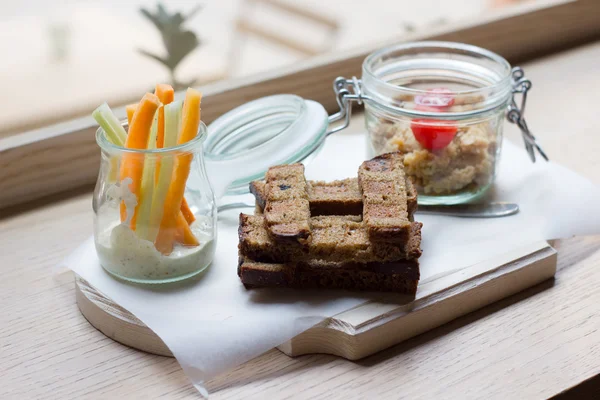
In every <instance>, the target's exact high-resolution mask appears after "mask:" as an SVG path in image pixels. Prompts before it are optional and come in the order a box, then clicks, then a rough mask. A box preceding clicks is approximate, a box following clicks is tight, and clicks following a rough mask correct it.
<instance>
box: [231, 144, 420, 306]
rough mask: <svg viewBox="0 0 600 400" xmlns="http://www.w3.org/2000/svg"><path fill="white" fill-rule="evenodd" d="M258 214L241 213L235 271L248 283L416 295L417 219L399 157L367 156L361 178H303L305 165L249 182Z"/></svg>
mask: <svg viewBox="0 0 600 400" xmlns="http://www.w3.org/2000/svg"><path fill="white" fill-rule="evenodd" d="M250 191H251V192H252V193H253V194H254V196H255V198H256V211H255V215H246V214H240V225H239V231H238V233H239V265H238V275H239V276H240V279H241V280H242V283H243V284H244V285H245V286H246V287H247V288H255V287H276V286H280V287H294V288H340V289H348V290H368V291H393V292H399V293H405V294H411V295H414V294H415V292H416V290H417V284H418V281H419V261H418V259H419V257H420V256H421V248H420V246H421V226H422V225H421V223H419V222H414V219H413V214H414V213H415V211H416V208H417V194H416V190H415V188H414V186H413V185H412V183H411V181H410V179H408V178H407V177H406V175H405V174H404V169H403V163H402V159H401V155H399V154H397V153H389V154H384V155H382V156H379V157H376V158H374V159H372V160H369V161H365V162H364V163H363V164H362V165H361V166H360V168H359V170H358V178H351V179H345V180H340V181H333V182H320V181H306V179H305V177H304V166H303V165H302V164H292V165H280V166H276V167H272V168H270V169H269V171H268V172H267V174H266V177H265V180H264V181H255V182H252V183H251V184H250Z"/></svg>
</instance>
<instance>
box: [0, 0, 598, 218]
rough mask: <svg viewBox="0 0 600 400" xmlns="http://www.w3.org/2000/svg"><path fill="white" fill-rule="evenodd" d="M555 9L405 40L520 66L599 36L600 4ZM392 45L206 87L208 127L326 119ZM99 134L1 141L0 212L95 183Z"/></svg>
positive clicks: (531, 7) (555, 2)
mask: <svg viewBox="0 0 600 400" xmlns="http://www.w3.org/2000/svg"><path fill="white" fill-rule="evenodd" d="M544 3H545V2H544ZM550 3H551V4H550V5H548V4H537V3H533V4H524V5H523V6H522V7H517V8H516V9H510V10H507V11H501V12H500V13H499V14H496V15H491V16H489V17H487V18H480V19H478V20H477V21H473V22H472V23H469V24H461V25H454V26H446V27H443V28H441V29H432V30H430V31H429V32H427V34H426V35H414V36H408V37H406V36H403V37H402V40H404V41H407V40H425V39H432V40H449V41H458V42H466V43H471V44H475V45H479V46H482V47H485V48H488V49H490V50H492V51H495V52H497V53H499V54H501V55H503V56H505V57H506V58H508V59H509V60H510V61H511V62H513V63H518V62H520V61H522V60H524V59H531V58H532V57H535V56H537V55H540V54H545V53H548V52H551V51H556V50H557V49H561V48H564V47H568V46H572V45H574V44H577V43H582V42H586V41H591V40H593V39H595V38H599V37H600V23H598V15H600V2H599V1H596V0H580V1H569V0H552V1H551V2H550ZM558 26H560V34H557V27H558ZM395 42H397V40H390V41H386V42H383V43H377V44H373V45H371V46H369V47H366V48H360V49H355V50H352V51H346V52H342V53H339V54H328V55H323V56H319V57H315V58H313V59H311V60H310V61H307V62H303V63H298V64H297V65H294V66H292V67H290V68H288V69H284V70H279V71H274V72H271V73H267V74H262V75H259V76H255V77H250V78H245V79H240V80H232V81H226V82H220V83H216V84H214V85H208V86H205V87H202V88H201V89H202V91H203V93H204V97H203V112H202V117H203V119H204V121H205V122H206V123H210V122H211V121H212V120H214V119H215V118H216V117H218V116H220V115H222V114H223V113H225V112H226V111H229V110H231V109H233V108H235V107H237V106H239V105H241V104H243V103H246V102H248V101H249V100H253V99H256V98H259V97H263V96H266V95H271V94H275V93H294V94H297V95H299V96H302V97H304V98H308V99H312V100H316V101H318V102H320V103H321V104H323V105H324V106H325V108H326V109H327V111H328V112H334V111H335V110H336V107H337V103H336V100H335V97H334V96H333V95H332V94H333V93H332V89H331V86H332V82H333V80H334V79H335V78H336V77H337V76H340V75H343V76H348V77H351V76H353V75H356V76H360V75H361V64H362V61H363V60H364V58H365V57H366V55H368V54H369V53H371V52H372V51H373V50H375V49H377V48H380V47H383V46H386V45H390V44H393V43H395ZM181 95H182V94H181V93H180V94H179V96H181ZM90 112H91V110H90ZM116 113H117V115H118V116H119V117H121V118H124V117H125V110H124V109H117V110H116ZM95 129H96V124H95V122H94V121H93V120H92V119H91V118H81V119H78V120H74V121H69V122H65V123H63V124H59V125H55V126H52V127H48V128H43V129H39V130H36V131H32V132H27V133H23V134H21V135H16V136H12V137H8V138H5V139H0V208H3V207H7V206H9V205H14V204H18V203H22V202H25V201H30V200H33V199H36V198H40V197H43V196H47V195H50V194H53V193H58V192H61V191H66V190H69V189H73V188H76V187H79V186H81V185H82V184H91V183H93V182H94V181H95V179H96V174H97V171H98V165H99V160H100V158H99V151H98V147H97V145H96V143H95V139H94V132H95ZM32 159H34V160H35V164H33V165H32V161H31V160H32Z"/></svg>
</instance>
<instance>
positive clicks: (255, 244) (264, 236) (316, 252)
mask: <svg viewBox="0 0 600 400" xmlns="http://www.w3.org/2000/svg"><path fill="white" fill-rule="evenodd" d="M310 224H311V227H312V235H311V238H310V240H308V241H307V242H306V243H305V245H300V244H298V243H294V242H289V243H284V242H278V241H276V240H274V239H273V238H272V237H271V236H270V235H269V233H268V231H267V229H266V228H265V224H264V217H263V216H260V215H246V214H240V225H239V229H238V235H239V249H240V252H241V254H242V255H244V256H248V257H250V258H251V259H253V260H257V261H265V262H275V263H285V262H291V261H294V262H298V261H310V260H314V259H322V260H325V261H334V262H350V261H354V262H359V263H369V262H390V261H399V260H414V259H417V258H419V257H420V256H421V248H420V246H421V226H422V225H421V223H419V222H414V223H412V225H411V231H410V234H409V236H408V240H407V241H406V242H405V243H404V244H398V243H386V242H375V241H372V240H370V239H369V236H368V234H367V227H366V226H365V224H364V223H363V222H361V221H360V217H359V216H344V217H342V216H321V217H312V218H311V219H310Z"/></svg>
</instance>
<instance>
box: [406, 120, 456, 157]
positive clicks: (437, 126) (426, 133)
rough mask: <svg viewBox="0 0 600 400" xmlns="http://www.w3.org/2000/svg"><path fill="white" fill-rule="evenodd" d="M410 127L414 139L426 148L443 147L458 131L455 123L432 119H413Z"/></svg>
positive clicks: (438, 148)
mask: <svg viewBox="0 0 600 400" xmlns="http://www.w3.org/2000/svg"><path fill="white" fill-rule="evenodd" d="M410 129H411V130H412V132H413V135H415V139H417V141H418V142H419V143H421V145H422V146H423V147H425V148H426V149H428V150H441V149H443V148H444V147H446V146H448V145H449V144H450V142H451V141H452V139H454V136H455V135H456V132H458V127H457V126H456V125H454V124H452V123H448V122H440V121H436V120H433V119H413V120H412V122H411V123H410Z"/></svg>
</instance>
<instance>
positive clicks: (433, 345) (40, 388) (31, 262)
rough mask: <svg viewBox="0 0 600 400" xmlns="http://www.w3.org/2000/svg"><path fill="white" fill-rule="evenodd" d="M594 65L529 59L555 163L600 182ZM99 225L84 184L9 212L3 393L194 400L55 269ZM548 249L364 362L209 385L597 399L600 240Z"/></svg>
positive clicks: (598, 53) (273, 360) (320, 362)
mask: <svg viewBox="0 0 600 400" xmlns="http://www.w3.org/2000/svg"><path fill="white" fill-rule="evenodd" d="M599 59H600V43H596V44H592V45H588V46H585V47H581V48H578V49H574V50H570V51H568V52H565V53H561V54H557V55H554V56H552V57H548V58H545V59H541V60H538V61H536V62H533V63H531V64H529V65H526V66H525V67H526V72H527V74H528V76H529V77H530V78H531V79H532V80H533V82H534V88H533V91H532V92H531V96H530V100H529V101H530V103H529V105H528V110H527V115H528V118H529V125H530V126H531V127H532V128H533V129H535V133H536V134H537V135H538V136H539V137H540V138H541V140H542V142H543V144H544V147H545V149H546V151H547V153H548V154H549V155H550V157H551V158H552V159H553V160H555V161H558V162H560V163H562V164H564V165H566V166H568V167H569V168H572V169H574V170H576V171H577V172H579V173H581V174H583V175H585V176H587V177H588V178H590V179H591V180H592V181H594V182H595V183H596V184H600V160H599V158H598V156H597V155H598V154H600V122H599V118H600V117H599V116H598V111H597V107H598V100H597V99H598V93H600V75H599V74H598V71H600V70H599V69H598V63H597V61H598V60H599ZM358 119H359V120H360V117H359V118H358ZM353 129H362V127H361V123H360V121H359V122H355V123H354V128H353ZM508 130H509V132H508V136H509V137H511V138H516V137H517V136H515V135H516V132H515V130H514V129H512V128H509V129H508ZM562 184H563V185H564V186H565V190H568V182H563V183H562ZM581 195H582V196H584V195H585V193H582V194H581ZM91 233H92V210H91V196H90V188H86V189H82V190H81V191H79V192H78V193H70V194H69V195H63V196H56V197H54V198H52V199H48V200H45V201H43V202H37V203H35V204H31V205H29V206H22V207H20V208H18V209H16V208H15V209H12V210H9V211H8V212H6V211H4V212H3V214H2V215H1V218H0V269H1V277H2V278H1V279H0V310H1V312H0V355H1V357H0V398H11V399H12V398H15V399H25V398H60V399H68V398H77V399H80V398H103V399H108V398H142V397H143V398H156V397H159V396H164V397H167V398H177V399H181V398H197V397H198V393H197V392H196V391H195V389H194V388H193V387H192V386H191V385H190V383H189V381H188V379H187V378H186V376H185V375H184V374H183V372H182V370H181V368H180V367H179V365H178V363H177V361H175V360H174V359H171V358H166V357H159V356H153V355H150V354H145V353H142V352H139V351H136V350H133V349H130V348H127V347H125V346H123V345H120V344H118V343H115V342H113V341H112V340H111V339H109V338H107V337H105V336H104V335H103V334H102V333H100V332H98V331H96V330H95V329H94V328H92V327H91V326H90V325H89V324H88V323H87V321H86V320H85V319H84V318H83V317H82V316H81V314H80V313H79V310H78V309H77V306H76V304H75V295H74V285H73V277H72V275H71V274H70V273H64V274H59V275H54V274H53V267H54V266H55V265H56V264H57V263H58V262H59V261H60V260H61V259H62V258H63V257H64V256H66V255H67V254H68V253H69V252H70V251H71V250H73V249H74V247H75V246H76V245H77V244H79V243H80V242H81V241H83V240H84V239H85V238H86V237H87V236H89V235H90V234H91ZM554 244H555V246H556V247H557V248H558V250H559V271H558V273H557V275H556V279H555V280H554V281H551V282H547V283H544V284H541V285H539V286H537V287H534V288H532V289H530V290H527V291H526V292H523V293H521V294H518V295H516V296H513V297H511V298H509V299H506V300H504V301H501V302H500V303H497V304H494V305H491V306H488V307H486V308H484V309H482V310H480V311H478V312H475V313H473V314H470V315H467V316H466V317H463V318H460V319H459V320H456V321H454V322H452V323H450V324H447V325H445V326H443V327H441V328H438V329H435V330H434V331H431V332H429V333H426V334H424V335H421V336H419V337H417V338H415V339H412V340H410V341H408V342H405V343H403V344H400V345H398V346H396V347H393V348H391V349H389V350H385V351H383V352H381V353H379V354H376V355H374V356H371V357H369V358H366V359H364V360H361V361H358V362H350V361H347V360H344V359H340V358H336V357H333V356H327V355H311V356H303V357H299V358H296V359H291V358H288V357H287V356H285V355H283V354H281V353H279V352H278V351H276V350H271V351H269V352H268V353H266V354H264V355H263V356H261V357H258V358H256V359H254V360H252V361H250V362H248V363H246V364H245V365H242V366H240V367H238V368H236V369H235V370H232V371H230V372H229V373H227V374H224V375H222V376H220V377H218V378H216V379H214V380H212V381H211V382H209V383H208V387H209V390H210V391H211V392H212V393H213V396H211V398H215V399H232V398H248V399H274V398H292V397H293V398H328V399H329V398H394V399H395V398H400V397H404V398H410V399H420V398H423V399H430V398H461V399H464V398H486V399H492V398H494V399H509V398H520V399H525V398H527V399H528V398H546V397H551V396H554V395H557V394H559V393H561V392H564V391H566V390H569V389H571V391H570V392H569V393H571V396H572V397H573V396H579V397H578V398H582V397H581V396H582V393H583V391H585V392H586V393H587V394H588V395H590V396H591V395H592V392H593V393H595V394H596V395H598V396H600V393H599V392H597V391H598V390H600V389H598V387H600V383H599V379H598V377H600V236H595V237H576V238H570V239H566V240H561V241H557V242H555V243H554ZM586 381H587V383H584V382H586ZM582 383H583V384H582ZM577 385H579V386H577ZM573 388H574V389H573ZM594 391H595V392H594ZM596 398H599V397H596Z"/></svg>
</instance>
